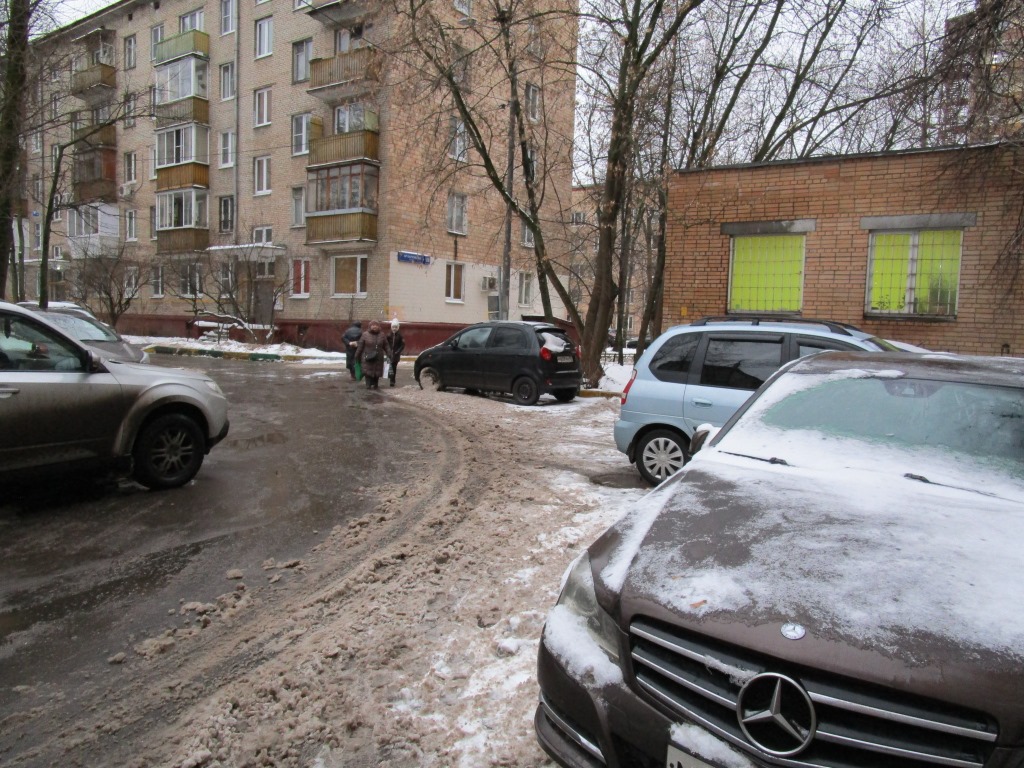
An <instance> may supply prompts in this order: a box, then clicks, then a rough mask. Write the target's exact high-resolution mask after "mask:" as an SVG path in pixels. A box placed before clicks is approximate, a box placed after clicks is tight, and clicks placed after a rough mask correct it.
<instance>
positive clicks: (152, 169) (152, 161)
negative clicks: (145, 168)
mask: <svg viewBox="0 0 1024 768" xmlns="http://www.w3.org/2000/svg"><path fill="white" fill-rule="evenodd" d="M149 178H151V179H155V178H156V144H154V145H152V146H151V147H150V148H149Z"/></svg>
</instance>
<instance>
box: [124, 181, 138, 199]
mask: <svg viewBox="0 0 1024 768" xmlns="http://www.w3.org/2000/svg"><path fill="white" fill-rule="evenodd" d="M134 194H135V182H134V181H129V182H127V183H125V184H122V185H121V197H131V196H132V195H134Z"/></svg>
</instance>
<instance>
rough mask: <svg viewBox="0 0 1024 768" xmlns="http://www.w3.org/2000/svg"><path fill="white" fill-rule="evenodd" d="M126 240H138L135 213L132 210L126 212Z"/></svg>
mask: <svg viewBox="0 0 1024 768" xmlns="http://www.w3.org/2000/svg"><path fill="white" fill-rule="evenodd" d="M124 239H125V240H138V234H137V231H136V222H135V211H134V210H132V209H130V208H129V209H128V210H127V211H125V212H124Z"/></svg>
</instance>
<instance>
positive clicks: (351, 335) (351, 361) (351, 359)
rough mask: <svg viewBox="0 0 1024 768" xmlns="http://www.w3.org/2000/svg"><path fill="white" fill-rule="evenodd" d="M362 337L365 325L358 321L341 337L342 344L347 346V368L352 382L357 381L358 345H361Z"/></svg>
mask: <svg viewBox="0 0 1024 768" xmlns="http://www.w3.org/2000/svg"><path fill="white" fill-rule="evenodd" d="M362 335H363V324H362V323H361V322H359V321H358V320H356V321H355V322H354V323H352V325H350V326H349V327H348V330H347V331H345V333H343V334H342V336H341V342H342V344H344V345H345V367H346V368H348V375H349V376H351V377H352V381H355V380H356V345H357V344H359V337H360V336H362Z"/></svg>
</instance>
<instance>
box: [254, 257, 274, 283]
mask: <svg viewBox="0 0 1024 768" xmlns="http://www.w3.org/2000/svg"><path fill="white" fill-rule="evenodd" d="M275 272H277V261H276V259H274V257H273V256H271V257H269V258H261V259H260V260H259V261H257V262H256V277H257V279H259V280H268V279H272V278H273V277H274V273H275Z"/></svg>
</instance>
